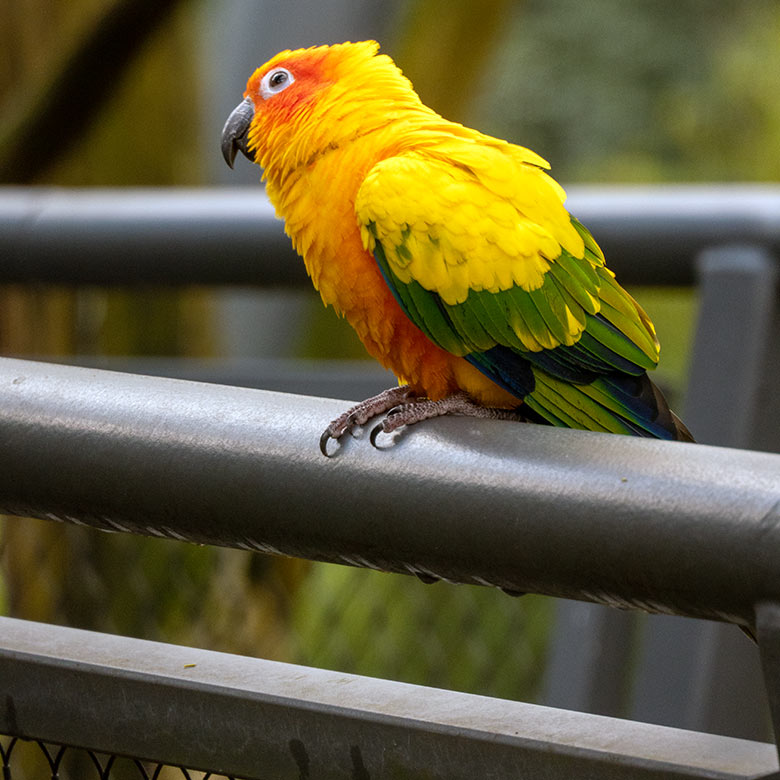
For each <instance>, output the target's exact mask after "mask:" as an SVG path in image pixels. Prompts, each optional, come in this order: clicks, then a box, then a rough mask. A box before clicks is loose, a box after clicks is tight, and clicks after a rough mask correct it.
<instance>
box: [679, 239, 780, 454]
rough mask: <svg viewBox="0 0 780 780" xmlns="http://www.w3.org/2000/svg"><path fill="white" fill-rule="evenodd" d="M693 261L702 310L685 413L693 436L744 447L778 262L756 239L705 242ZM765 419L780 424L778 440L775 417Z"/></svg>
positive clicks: (752, 419) (756, 393)
mask: <svg viewBox="0 0 780 780" xmlns="http://www.w3.org/2000/svg"><path fill="white" fill-rule="evenodd" d="M697 263H698V268H699V274H700V277H701V285H700V290H701V292H700V303H699V307H700V314H699V321H698V324H697V329H696V341H695V344H694V349H693V360H692V363H691V372H690V380H689V383H688V395H687V402H686V408H685V415H684V416H685V420H686V423H687V424H688V425H689V426H690V428H691V430H692V431H693V433H694V435H695V436H696V438H697V440H698V441H701V442H704V443H707V444H719V445H721V446H726V447H749V446H751V444H752V442H751V437H752V433H753V428H754V425H755V422H756V419H757V417H758V414H759V410H758V409H757V400H758V397H759V388H760V386H761V373H762V370H763V366H764V358H765V354H766V352H767V346H768V339H769V331H770V324H771V322H772V317H773V314H774V311H773V310H774V308H775V307H776V306H777V304H776V297H777V292H776V290H777V278H778V265H777V262H776V261H775V259H774V258H773V257H772V256H771V255H770V254H769V253H768V252H767V251H766V250H764V249H763V248H761V247H754V246H753V247H749V246H720V247H717V248H711V249H708V250H707V251H706V252H703V253H702V254H701V255H700V257H699V258H698V261H697ZM776 349H777V345H776V344H775V345H773V350H775V351H776ZM767 425H768V426H770V427H772V426H774V427H775V429H776V430H777V431H778V443H780V421H778V420H765V421H763V422H762V426H764V427H765V426H767Z"/></svg>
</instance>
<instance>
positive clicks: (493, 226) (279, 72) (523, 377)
mask: <svg viewBox="0 0 780 780" xmlns="http://www.w3.org/2000/svg"><path fill="white" fill-rule="evenodd" d="M378 49H379V45H378V44H377V43H375V42H373V41H367V42H362V43H343V44H339V45H335V46H318V47H314V48H309V49H299V50H296V51H283V52H281V53H280V54H277V55H276V56H275V57H274V58H273V59H271V60H269V61H268V62H267V63H266V64H265V65H262V66H261V67H260V68H258V69H257V70H256V71H255V72H254V74H253V75H252V76H251V78H250V79H249V82H248V84H247V88H246V92H245V93H244V95H245V98H244V101H243V102H242V103H240V104H239V105H238V107H237V108H236V109H235V110H234V111H233V113H232V114H231V115H230V117H229V118H228V120H227V122H226V124H225V128H224V130H223V133H222V152H223V154H224V156H225V159H226V161H227V162H228V164H229V165H230V166H231V167H232V165H233V162H234V159H235V156H236V153H237V151H238V150H241V151H242V152H243V153H244V154H245V155H246V156H247V157H248V158H249V159H250V160H252V161H254V162H256V163H258V164H259V165H260V166H262V168H263V169H264V178H265V180H266V182H267V192H268V197H269V198H270V200H271V202H272V203H273V204H274V206H275V208H276V211H277V214H278V215H279V216H281V217H282V218H284V220H285V230H286V232H287V233H288V235H289V236H290V237H291V238H292V241H293V244H294V246H295V249H296V250H297V251H298V252H299V253H300V254H301V255H302V256H303V260H304V263H305V265H306V270H307V271H308V273H309V275H310V276H311V278H312V281H313V282H314V286H315V287H316V288H317V289H318V290H319V292H320V295H321V296H322V300H323V301H324V302H325V304H326V305H327V304H330V305H332V306H333V307H334V308H335V309H336V311H337V312H339V313H340V314H341V315H343V316H344V317H346V319H347V320H348V321H349V323H350V324H351V325H352V327H353V328H354V329H355V330H356V331H357V333H358V336H359V337H360V339H361V340H362V342H363V344H364V345H365V346H366V349H367V350H368V351H369V353H370V354H371V355H373V356H374V357H375V358H376V359H377V360H379V362H380V363H381V364H382V365H383V366H385V367H387V368H390V369H391V370H392V371H393V372H394V373H395V374H396V376H397V377H398V379H399V384H400V386H399V387H396V388H392V389H391V390H387V391H385V392H384V393H381V394H380V395H378V396H376V397H374V398H371V399H368V400H367V401H364V402H363V403H361V404H358V405H357V406H356V407H354V408H352V409H350V410H349V411H347V412H345V413H344V414H343V415H341V417H339V418H338V419H336V420H334V421H333V422H332V423H331V424H330V425H329V426H328V427H327V429H326V430H325V432H324V433H323V436H322V440H321V442H320V446H321V448H322V450H323V452H324V453H326V454H327V444H328V440H329V439H331V438H333V439H338V438H339V437H340V436H342V435H343V434H344V433H345V432H346V431H347V430H350V429H351V428H352V427H353V426H356V425H362V424H363V423H365V422H367V421H368V420H369V419H370V418H371V417H373V416H375V415H378V414H384V413H388V414H387V416H386V417H385V418H384V420H383V422H382V423H381V424H380V425H379V426H377V428H375V429H374V431H373V432H372V437H371V440H372V443H373V442H374V437H375V435H376V432H377V431H378V430H380V429H381V430H383V431H385V432H388V433H389V432H390V431H393V430H395V429H397V428H398V427H400V426H401V425H408V424H411V423H414V422H418V421H420V420H423V419H426V418H428V417H433V416H436V415H440V414H448V413H450V414H453V413H454V414H468V415H474V416H478V417H498V418H514V419H518V418H521V419H526V420H531V421H534V422H540V423H547V424H551V425H557V426H561V427H567V428H583V429H586V430H592V431H608V432H611V433H626V434H633V435H636V436H647V437H656V438H661V439H678V440H683V441H692V438H691V434H690V433H689V432H688V430H687V429H686V428H685V426H684V425H683V424H682V422H681V421H680V420H679V419H678V418H677V417H676V416H675V415H674V414H673V413H672V412H671V411H670V410H669V407H668V405H667V403H666V401H665V400H664V398H663V396H662V395H661V393H660V391H659V390H658V389H657V388H656V387H655V385H653V383H652V382H651V381H650V379H649V378H648V377H647V374H646V372H647V371H648V370H649V369H652V368H654V367H655V365H656V363H657V362H658V341H657V339H656V336H655V330H654V328H653V325H652V323H651V322H650V319H649V318H648V316H647V314H645V312H644V311H643V310H642V308H641V307H640V306H639V304H637V302H636V301H635V300H634V299H633V298H632V297H631V296H630V295H629V294H628V293H627V292H626V291H625V290H623V289H622V287H620V285H618V283H617V282H616V281H615V277H614V274H613V273H612V272H611V271H610V270H609V269H608V268H606V266H605V265H604V256H603V254H602V252H601V250H600V249H599V247H598V245H597V244H596V242H595V241H594V240H593V238H592V236H591V235H590V233H589V232H588V231H587V229H586V228H585V227H584V226H583V225H582V224H580V222H578V221H577V220H576V219H574V218H573V217H571V216H570V215H569V214H568V212H567V211H566V209H565V208H564V205H563V203H564V199H565V193H564V191H563V189H562V188H561V187H560V186H559V185H558V184H557V183H556V182H555V181H554V180H553V179H552V178H551V177H550V176H549V175H548V174H547V173H546V170H547V169H548V168H549V165H548V163H547V162H546V161H545V160H543V159H542V158H541V157H539V156H538V155H537V154H535V153H534V152H532V151H530V150H529V149H525V148H523V147H522V146H516V145H514V144H511V143H508V142H507V141H502V140H500V139H497V138H491V137H490V136H488V135H484V134H482V133H480V132H478V131H477V130H471V129H469V128H466V127H463V126H462V125H459V124H456V123H455V122H449V121H447V120H446V119H443V118H442V117H441V116H439V115H438V114H437V113H436V112H434V111H433V110H431V109H430V108H428V107H426V106H425V105H423V104H422V102H421V101H420V98H419V97H418V96H417V93H416V92H415V91H414V89H413V87H412V85H411V84H410V82H409V81H408V79H406V78H405V77H404V76H403V75H402V73H401V71H400V70H399V68H398V67H397V66H396V65H395V64H394V63H393V61H392V60H391V59H390V57H388V56H386V55H380V54H378V53H377V52H378ZM518 407H519V410H518Z"/></svg>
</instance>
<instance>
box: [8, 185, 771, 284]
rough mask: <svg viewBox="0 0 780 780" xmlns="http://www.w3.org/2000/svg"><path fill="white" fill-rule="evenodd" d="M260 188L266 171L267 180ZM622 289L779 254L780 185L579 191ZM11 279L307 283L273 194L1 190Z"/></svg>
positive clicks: (578, 203) (686, 280)
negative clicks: (706, 260)
mask: <svg viewBox="0 0 780 780" xmlns="http://www.w3.org/2000/svg"><path fill="white" fill-rule="evenodd" d="M258 184H259V171H258ZM568 206H569V208H570V210H571V212H572V213H573V214H575V215H576V216H578V217H579V218H580V219H581V220H582V221H583V222H584V223H585V224H586V225H587V226H588V227H589V228H590V229H591V230H592V232H593V234H594V235H595V236H596V238H597V240H598V241H599V242H600V243H601V245H602V247H603V248H604V251H605V252H606V254H607V257H608V258H609V265H610V267H611V268H612V269H613V270H614V271H616V273H617V274H618V276H619V278H620V280H621V281H622V282H623V283H634V284H691V283H692V282H693V280H694V258H695V256H696V254H697V253H698V252H700V251H701V250H702V249H704V248H706V247H707V246H711V245H713V244H718V243H735V242H750V243H754V244H762V245H764V246H766V247H767V248H768V249H770V250H771V251H774V252H776V253H780V188H778V187H776V186H762V185H751V186H745V185H739V186H726V185H723V186H706V187H703V186H675V187H671V186H662V187H630V188H629V187H615V188H608V187H603V188H595V187H594V188H586V187H572V188H570V197H569V201H568ZM0 258H2V263H0V282H48V283H57V284H68V285H73V284H127V285H137V284H261V285H273V284H285V285H300V284H304V279H305V274H304V272H303V267H302V264H301V262H300V260H299V259H297V258H296V257H295V254H294V252H293V251H292V249H291V247H290V244H289V241H288V240H287V239H286V237H285V236H284V235H283V233H282V225H281V223H280V222H279V221H277V220H276V219H275V218H274V216H273V211H272V209H271V207H270V205H269V204H268V202H267V200H266V199H265V196H264V194H263V192H262V190H261V189H260V188H259V187H258V188H244V189H212V190H207V189H202V190H169V189H155V190H152V189H147V190H143V189H141V190H110V189H107V190H57V189H21V188H20V189H16V188H5V189H0Z"/></svg>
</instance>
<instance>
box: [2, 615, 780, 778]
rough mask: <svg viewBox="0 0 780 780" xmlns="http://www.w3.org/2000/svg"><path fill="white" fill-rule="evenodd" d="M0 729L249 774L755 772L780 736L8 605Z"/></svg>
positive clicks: (768, 762)
mask: <svg viewBox="0 0 780 780" xmlns="http://www.w3.org/2000/svg"><path fill="white" fill-rule="evenodd" d="M0 690H2V692H3V698H2V701H0V734H2V733H11V734H17V735H21V736H29V737H34V738H37V739H43V740H46V741H50V742H57V743H65V744H75V745H82V746H85V747H88V748H91V749H93V750H97V751H100V752H109V753H120V754H124V755H130V756H138V757H142V758H146V759H152V760H154V761H162V762H164V763H169V764H174V765H180V766H186V767H191V768H196V769H202V770H212V771H214V772H218V773H220V774H223V773H224V774H227V775H233V776H239V777H246V778H261V777H262V778H267V777H274V778H280V780H287V779H288V778H289V780H293V779H296V780H297V779H298V778H301V777H328V778H333V779H334V780H336V779H337V778H344V779H345V780H348V779H349V778H352V779H353V780H354V778H368V777H372V778H392V777H405V778H420V780H423V778H424V779H425V780H473V778H478V777H485V776H486V773H487V768H489V775H490V777H492V778H507V780H509V778H517V777H533V778H538V779H539V780H558V778H570V777H575V776H587V777H596V776H598V777H602V776H603V777H610V778H615V780H619V779H621V778H626V779H628V778H635V777H637V773H639V776H641V777H643V778H648V779H649V778H659V779H660V778H694V777H708V778H722V779H723V780H725V779H726V778H733V779H734V780H736V778H747V777H758V776H763V775H766V774H768V773H769V772H771V771H774V770H776V769H777V755H776V752H775V749H774V747H773V746H772V745H768V744H762V743H756V742H747V741H744V740H739V739H730V738H728V737H718V736H714V735H710V734H697V733H694V732H691V731H682V730H678V729H671V728H664V727H661V726H651V725H646V724H642V723H631V722H629V721H621V720H616V719H612V718H605V717H599V716H596V715H586V714H583V713H579V712H565V711H563V710H555V709H551V708H548V707H538V706H534V705H531V704H523V703H519V702H511V701H505V700H500V699H489V698H486V697H483V696H474V695H470V694H465V693H455V692H452V691H442V690H436V689H433V688H423V687H420V686H416V685H408V684H404V683H397V682H390V681H387V680H375V679H371V678H367V677H359V676H356V675H350V674H342V673H340V672H330V671H323V670H319V669H307V668H305V667H302V666H293V665H291V664H283V663H278V662H273V661H264V660H260V659H255V658H242V657H239V656H231V655H227V654H224V653H215V652H210V651H207V650H197V649H194V648H190V647H176V646H173V645H165V644H161V643H158V642H148V641H144V640H139V639H127V638H124V637H117V636H111V635H106V634H95V633H92V632H89V631H79V630H76V629H71V628H60V627H57V626H46V625H41V624H37V623H29V622H25V621H19V620H13V619H9V618H0Z"/></svg>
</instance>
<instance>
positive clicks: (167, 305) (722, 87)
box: [0, 0, 780, 700]
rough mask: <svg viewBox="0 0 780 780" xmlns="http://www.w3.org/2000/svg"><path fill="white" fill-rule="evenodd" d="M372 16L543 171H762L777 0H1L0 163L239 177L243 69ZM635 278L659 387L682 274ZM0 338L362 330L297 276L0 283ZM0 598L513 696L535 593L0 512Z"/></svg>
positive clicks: (535, 663)
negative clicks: (247, 284) (236, 284)
mask: <svg viewBox="0 0 780 780" xmlns="http://www.w3.org/2000/svg"><path fill="white" fill-rule="evenodd" d="M368 36H371V37H376V38H379V39H380V41H381V42H382V44H383V49H384V50H385V51H386V52H388V53H390V54H391V55H392V56H393V57H394V58H395V59H396V61H397V62H398V64H399V65H400V66H401V67H402V68H403V70H404V71H405V73H406V74H407V75H408V76H409V77H410V78H411V79H412V81H413V83H414V84H415V85H416V87H417V88H418V91H419V92H420V95H421V97H422V98H423V100H424V101H425V102H427V103H429V104H430V105H432V106H433V107H434V108H436V109H437V110H439V111H440V112H442V113H443V114H444V115H445V116H447V117H448V118H450V119H455V120H458V121H462V122H465V123H467V124H472V125H475V126H477V127H479V128H480V129H482V130H484V131H486V132H489V133H493V134H496V135H500V136H502V137H505V138H508V139H510V140H512V141H516V142H518V143H521V144H523V145H526V146H529V147H531V148H533V149H534V150H535V151H537V152H538V153H540V154H541V155H542V156H544V157H545V158H547V159H548V160H550V161H551V163H552V165H553V174H554V175H555V176H556V178H557V179H558V180H559V181H561V182H562V183H563V184H564V185H567V184H571V183H575V182H576V183H592V184H600V183H607V182H609V183H637V182H686V181H718V182H720V181H776V180H777V179H778V178H780V154H778V149H780V99H779V98H778V96H779V95H780V4H779V3H777V2H776V0H752V2H750V3H745V2H738V1H737V0H718V2H715V3H713V2H711V1H710V0H638V1H637V2H632V3H626V2H621V0H591V2H588V3H582V2H578V0H553V1H551V2H542V0H536V1H535V2H507V1H502V0H483V2H480V3H476V2H466V1H465V0H407V1H406V2H379V1H378V0H374V1H373V2H333V3H318V2H303V0H294V1H290V2H286V3H270V2H268V3H266V2H250V0H224V1H223V2H217V0H175V1H172V0H156V1H155V2H147V1H146V0H113V2H107V0H69V2H68V3H62V2H57V1H56V0H13V2H8V3H4V4H2V5H0V184H3V185H43V186H52V185H57V186H77V187H81V186H118V187H123V186H212V185H214V186H222V185H226V184H227V185H236V184H238V185H242V186H243V185H246V184H248V185H253V186H260V184H259V177H260V172H259V170H257V169H254V168H253V167H252V166H250V165H248V164H243V163H244V161H243V160H241V161H239V165H238V166H237V167H238V169H239V170H238V171H236V172H235V174H231V172H229V171H228V170H227V169H226V168H225V167H224V163H223V162H222V160H221V158H220V154H219V129H220V127H221V125H222V122H223V121H224V119H225V117H226V116H227V112H228V111H229V109H230V108H232V106H233V105H234V104H236V103H237V102H238V101H239V100H240V96H241V93H242V91H243V87H244V83H245V80H246V78H247V77H248V76H249V75H250V73H251V71H252V69H253V68H254V67H255V66H256V65H258V64H260V63H261V62H263V61H264V60H265V59H267V58H268V57H270V56H271V55H273V54H274V53H275V52H276V51H277V50H278V49H282V48H287V47H291V46H300V45H310V44H316V43H333V42H337V41H340V40H348V39H353V40H354V39H356V38H361V37H368ZM596 238H597V239H598V236H596ZM182 261H183V262H186V258H183V259H182ZM0 262H2V258H0ZM261 278H262V268H261V267H258V279H261ZM632 292H633V293H634V295H635V296H636V297H637V298H638V299H639V300H640V302H641V303H642V304H643V305H644V306H645V307H646V308H647V310H648V311H649V313H650V315H651V317H652V318H653V319H654V321H655V322H656V325H657V327H658V332H659V337H660V340H661V343H662V361H661V368H660V370H659V379H660V381H661V383H662V384H663V385H664V386H665V387H667V388H668V389H669V392H670V395H671V397H672V398H673V399H674V401H675V403H676V405H678V406H679V405H680V404H681V403H682V401H683V399H684V393H685V376H686V365H687V359H688V350H689V346H690V341H691V333H692V324H693V319H694V316H695V306H696V301H695V295H694V294H693V293H692V292H691V291H690V290H688V289H669V288H664V289H660V288H658V289H653V288H646V289H645V288H643V289H634V290H632ZM280 301H281V302H282V305H283V309H284V311H286V312H287V318H288V321H287V322H286V324H285V327H283V328H280V327H277V328H276V329H275V330H274V331H273V338H269V337H268V334H267V332H266V331H265V328H264V326H263V319H262V318H263V312H265V313H266V316H270V315H269V314H268V313H269V312H271V313H273V312H277V315H274V316H278V308H277V309H274V306H277V307H278V306H279V305H280V304H279V302H280ZM247 307H248V308H249V309H250V310H252V311H253V312H256V315H252V316H251V317H250V318H249V320H247V315H246V311H247ZM247 322H248V323H249V324H247ZM312 334H316V336H315V335H312ZM0 353H1V354H4V355H15V356H30V357H43V358H46V357H56V356H62V355H69V354H70V355H73V354H78V355H178V356H191V357H210V356H217V355H227V356H246V355H250V356H255V357H262V356H266V355H267V356H272V355H273V356H278V355H288V356H304V355H307V356H311V355H316V356H327V357H355V356H361V355H362V347H361V346H360V345H359V343H358V342H357V340H356V338H355V337H354V336H353V334H352V333H351V331H350V330H349V328H348V327H346V326H345V325H344V323H343V322H342V321H340V320H338V319H337V318H336V317H335V316H334V315H333V314H332V312H329V311H328V312H326V311H324V310H323V309H322V307H321V304H320V302H319V298H318V296H317V295H316V294H315V293H314V292H313V291H312V292H310V293H298V292H290V291H271V292H268V291H260V290H227V291H226V290H208V289H198V288H187V289H179V290H170V289H141V290H137V289H136V290H133V291H129V290H122V289H113V290H105V289H92V288H89V289H78V290H75V289H71V288H68V289H64V288H63V289H56V288H51V287H28V286H4V287H0ZM345 511H348V510H347V509H345ZM486 511H489V507H486ZM0 612H2V613H3V614H9V615H13V616H17V617H23V618H28V619H33V620H42V621H47V622H52V623H61V624H68V625H73V626H78V627H84V628H92V629H97V630H103V631H112V632H117V633H121V634H126V635H133V636H140V637H146V638H153V639H162V640H165V641H170V642H176V643H182V644H192V645H196V646H201V647H209V648H213V649H218V650H227V651H232V652H238V653H244V654H249V655H257V656H261V657H266V658H272V659H279V660H286V661H293V662H299V663H306V664H312V665H316V666H322V667H328V668H334V669H341V670H344V671H350V672H358V673H364V674H370V675H376V676H383V677H389V678H393V679H399V680H405V681H410V682H416V683H422V684H429V685H436V686H444V687H448V688H453V689H459V690H467V691H472V692H477V693H483V694H488V695H494V696H504V697H510V698H521V699H525V700H533V699H534V697H535V696H536V695H537V693H538V690H539V685H540V683H541V680H542V675H543V671H544V658H545V651H546V640H547V634H548V624H549V618H550V614H551V608H550V602H549V600H547V599H544V598H541V597H534V596H526V597H523V598H521V599H512V598H510V597H508V596H506V595H505V594H503V593H500V592H498V591H492V590H489V589H486V588H476V587H465V586H458V587H456V586H451V585H447V584H444V583H439V584H436V585H424V584H423V583H421V582H418V581H417V580H416V579H414V578H408V577H401V576H395V575H387V574H378V573H375V572H370V571H363V570H352V569H349V568H344V567H338V566H329V565H324V564H311V563H308V562H303V561H297V560H286V559H274V558H267V557H263V556H259V555H251V554H249V553H242V552H238V551H233V550H218V549H208V548H198V547H194V546H188V545H184V544H179V543H175V542H170V541H162V540H157V539H154V540H150V539H136V538H131V537H126V536H110V535H103V534H98V533H96V532H91V531H87V530H84V529H82V528H76V527H67V526H59V525H56V524H53V523H47V522H42V521H32V520H20V519H16V518H7V519H4V520H0Z"/></svg>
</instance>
